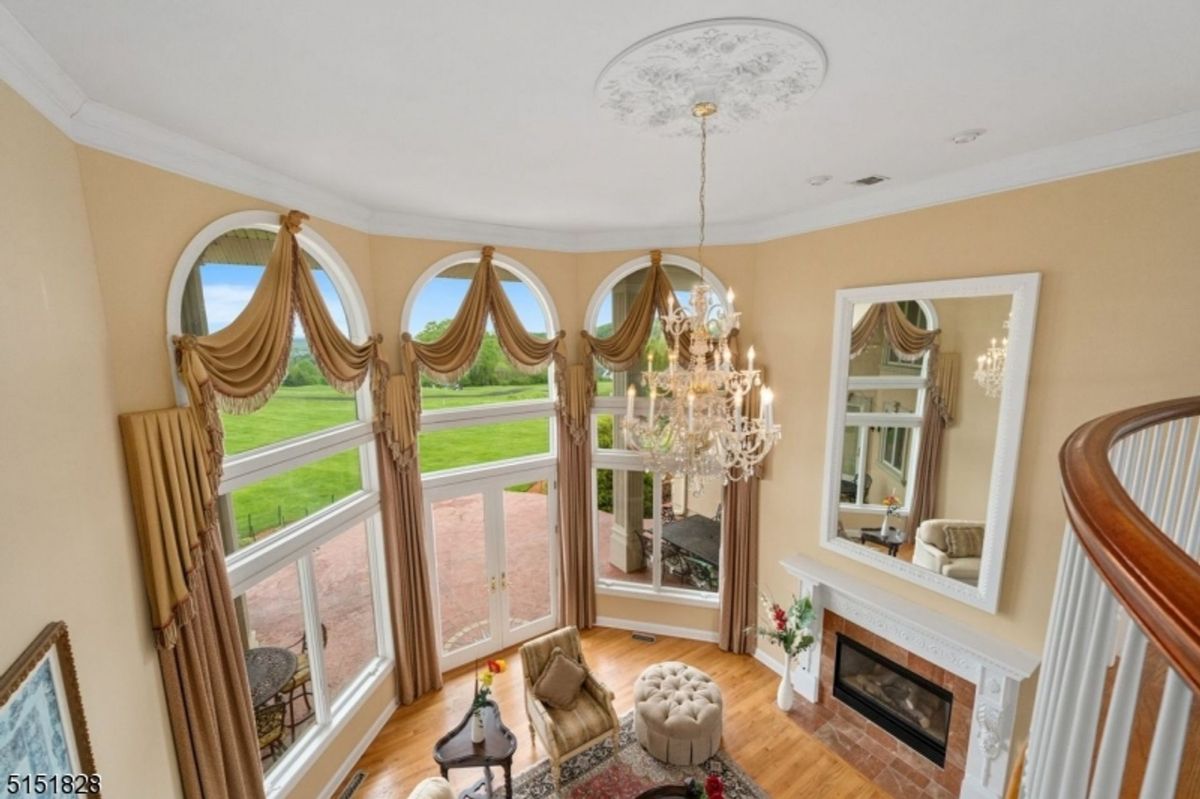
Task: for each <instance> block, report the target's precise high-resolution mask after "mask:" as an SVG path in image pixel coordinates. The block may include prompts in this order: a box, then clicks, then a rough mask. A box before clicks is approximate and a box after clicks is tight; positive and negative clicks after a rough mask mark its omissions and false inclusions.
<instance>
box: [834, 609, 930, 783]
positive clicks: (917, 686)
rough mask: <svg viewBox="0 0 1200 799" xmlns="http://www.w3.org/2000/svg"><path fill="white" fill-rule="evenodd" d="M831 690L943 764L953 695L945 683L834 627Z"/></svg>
mask: <svg viewBox="0 0 1200 799" xmlns="http://www.w3.org/2000/svg"><path fill="white" fill-rule="evenodd" d="M833 695H834V696H835V697H837V698H838V699H840V700H841V701H842V702H845V703H846V704H847V705H849V706H850V707H852V708H854V709H855V710H857V711H858V712H859V713H861V714H862V715H864V716H866V717H867V718H868V719H870V720H871V721H873V722H875V723H876V724H878V725H879V726H880V727H883V728H884V729H885V730H887V731H888V732H890V733H891V734H892V735H894V736H896V737H897V738H899V739H900V740H901V741H903V742H904V743H906V744H908V745H909V746H910V747H912V748H913V749H915V750H916V751H918V752H920V753H921V754H922V755H924V756H925V757H927V758H929V759H930V760H932V761H933V762H934V763H936V764H937V765H938V766H944V765H945V763H946V736H947V733H948V732H949V730H950V708H951V706H952V705H953V704H954V695H953V694H951V693H950V692H949V691H947V690H946V689H945V688H942V687H941V686H939V685H935V684H934V683H932V682H930V681H929V680H927V679H925V678H924V677H922V676H920V675H919V674H914V673H913V672H911V671H909V670H908V669H906V668H905V667H904V666H901V665H900V664H899V663H896V662H895V661H893V660H889V659H888V658H886V657H884V656H883V655H881V654H879V653H878V652H874V651H872V650H871V649H870V647H867V646H864V645H863V644H861V643H859V642H858V641H855V640H854V639H853V638H849V637H847V636H845V635H842V634H841V633H838V635H837V652H836V657H835V658H834V667H833Z"/></svg>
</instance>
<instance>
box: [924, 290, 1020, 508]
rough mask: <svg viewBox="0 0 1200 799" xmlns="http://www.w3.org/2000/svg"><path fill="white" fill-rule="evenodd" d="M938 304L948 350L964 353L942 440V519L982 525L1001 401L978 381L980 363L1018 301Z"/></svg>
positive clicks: (974, 300)
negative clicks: (988, 392) (954, 396)
mask: <svg viewBox="0 0 1200 799" xmlns="http://www.w3.org/2000/svg"><path fill="white" fill-rule="evenodd" d="M935 305H936V307H937V309H938V315H939V317H940V319H939V325H940V326H941V328H942V335H943V336H944V343H943V345H942V350H943V351H944V352H953V353H958V358H959V369H958V396H957V398H956V400H955V411H954V421H953V422H952V423H951V424H950V425H949V427H947V428H946V431H945V433H944V435H943V439H942V465H941V471H940V473H939V475H938V491H937V515H938V516H940V517H942V518H944V519H977V520H979V521H982V520H983V519H984V517H985V516H986V515H987V501H988V492H989V489H990V486H991V480H992V458H993V456H994V455H995V453H996V428H997V425H999V423H1000V400H999V398H998V397H989V396H987V395H986V394H984V393H983V389H981V388H980V387H979V385H978V384H977V383H976V382H975V366H976V363H975V359H976V358H977V357H978V356H979V355H980V353H983V352H986V350H987V347H988V345H989V344H990V343H991V340H992V338H996V339H1000V338H1001V337H1003V336H1004V335H1005V330H1004V322H1005V320H1007V319H1008V314H1009V311H1010V310H1011V309H1012V300H1011V299H1010V298H1009V297H970V298H965V299H957V300H939V301H938V302H937V303H935Z"/></svg>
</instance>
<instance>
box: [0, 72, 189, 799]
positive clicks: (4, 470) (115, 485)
mask: <svg viewBox="0 0 1200 799" xmlns="http://www.w3.org/2000/svg"><path fill="white" fill-rule="evenodd" d="M0 120H3V123H2V128H3V130H2V132H0V140H2V141H3V142H4V144H3V146H2V147H0V186H3V187H4V188H3V191H0V263H2V264H3V267H0V363H3V369H4V375H5V378H4V390H3V391H0V418H2V419H3V420H4V422H3V432H2V433H0V441H2V442H3V444H2V448H3V452H4V457H3V458H0V552H3V557H0V608H3V612H2V613H0V670H3V669H5V668H7V667H8V664H9V663H11V662H12V661H13V660H15V659H16V657H17V656H18V655H19V654H20V653H21V651H22V650H23V649H24V648H25V647H26V646H28V645H29V643H30V642H31V641H33V639H34V637H35V636H36V635H37V634H38V632H40V631H41V629H42V627H44V626H45V625H46V624H47V623H49V622H51V621H56V620H62V621H65V622H66V623H67V629H68V632H69V634H70V637H71V645H72V648H73V650H74V653H75V665H76V670H77V672H78V676H79V686H80V691H81V692H82V695H83V705H84V711H85V713H86V714H87V720H88V724H89V727H90V730H91V739H92V747H93V751H94V753H95V758H96V767H97V769H98V770H99V771H100V773H101V775H102V777H103V781H104V792H105V794H106V795H108V796H156V797H157V796H162V797H166V796H173V795H177V794H178V791H179V788H178V777H177V772H176V768H175V755H174V750H173V747H172V745H171V737H170V729H169V727H168V726H167V721H166V715H165V709H164V703H163V697H162V683H161V680H160V678H159V671H158V659H157V657H156V656H155V654H154V644H153V641H152V640H151V636H150V627H149V618H148V615H147V613H146V603H145V593H144V592H143V590H142V577H141V566H140V558H139V555H138V552H137V542H136V539H135V537H134V535H133V527H132V522H131V512H130V510H129V508H128V501H127V499H126V497H127V494H126V490H125V484H124V473H125V469H124V466H123V462H122V455H121V448H120V441H119V438H118V436H117V419H116V406H115V402H114V391H113V381H112V378H111V377H110V374H109V361H110V357H111V356H113V355H114V351H113V349H112V347H111V345H110V342H109V340H108V337H107V336H106V335H105V325H104V309H103V307H102V304H101V298H100V287H99V285H98V284H97V281H96V270H95V263H94V259H93V252H92V242H91V239H90V236H89V232H88V218H87V214H86V212H85V210H84V195H83V189H82V187H81V185H80V175H79V164H78V161H77V160H76V152H75V145H74V144H72V143H71V141H69V140H68V139H67V138H66V137H65V136H63V135H62V134H61V133H60V132H59V131H58V130H57V129H56V128H55V127H54V126H53V125H51V124H50V123H49V122H47V121H46V120H45V119H44V118H42V117H41V116H40V115H39V114H38V113H37V112H36V111H34V110H33V108H31V107H30V106H29V105H27V104H26V103H25V101H24V100H22V99H20V98H19V97H18V96H17V95H16V94H15V93H13V91H12V90H11V89H9V87H8V86H6V85H5V84H3V83H0Z"/></svg>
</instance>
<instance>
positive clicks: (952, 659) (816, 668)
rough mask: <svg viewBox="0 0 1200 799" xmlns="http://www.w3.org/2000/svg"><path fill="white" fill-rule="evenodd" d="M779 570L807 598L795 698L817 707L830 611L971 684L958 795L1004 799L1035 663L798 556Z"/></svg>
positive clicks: (1012, 649) (1004, 645)
mask: <svg viewBox="0 0 1200 799" xmlns="http://www.w3.org/2000/svg"><path fill="white" fill-rule="evenodd" d="M781 563H782V565H783V567H784V569H786V570H787V571H788V573H789V574H791V575H792V576H794V577H795V578H796V579H797V580H799V581H800V594H801V595H803V596H808V597H810V598H811V599H812V602H813V609H814V611H815V617H816V622H815V628H814V629H813V631H812V634H813V637H814V638H815V639H816V640H815V642H814V643H813V645H812V647H811V648H810V649H809V650H808V652H807V656H806V657H804V658H801V659H800V662H799V663H798V664H797V669H796V671H795V672H794V674H793V675H792V682H793V684H794V685H795V687H796V690H797V691H798V692H799V693H800V695H801V696H803V697H804V698H805V699H807V700H808V701H810V702H816V701H817V697H818V686H820V684H821V633H822V629H821V627H822V619H823V616H824V612H825V611H826V610H829V611H831V612H832V613H836V614H837V615H838V616H841V617H842V618H844V619H847V620H849V621H851V622H853V623H854V624H857V625H858V626H859V627H862V628H864V629H866V630H869V631H870V632H872V633H874V634H875V635H878V636H880V637H881V638H884V639H886V640H888V641H891V642H892V643H893V644H895V645H897V646H900V647H903V648H904V649H906V650H908V651H909V652H912V653H913V654H915V655H917V656H919V657H922V658H924V659H925V660H928V661H929V662H930V663H933V664H934V665H936V666H939V667H941V668H943V669H945V670H947V671H949V672H951V673H953V674H955V675H957V676H959V677H961V678H963V679H964V680H967V681H969V682H971V683H973V684H974V685H975V707H974V708H973V709H972V711H971V713H972V718H971V738H970V742H969V745H968V749H967V763H966V773H965V776H964V777H963V784H962V789H961V791H960V793H959V796H960V797H965V799H998V797H1002V796H1003V795H1004V787H1005V781H1006V780H1007V779H1008V772H1009V764H1010V757H1011V755H1012V733H1013V719H1014V717H1015V715H1016V708H1017V700H1018V696H1019V693H1020V686H1021V682H1022V681H1023V680H1025V679H1026V678H1028V677H1029V676H1030V675H1031V674H1032V673H1033V671H1034V669H1036V668H1037V665H1038V662H1039V658H1038V657H1037V656H1036V655H1034V654H1032V653H1030V652H1027V651H1025V650H1023V649H1021V648H1019V647H1015V646H1013V645H1011V644H1007V643H1004V642H1001V641H997V640H996V639H994V638H990V637H988V636H985V635H981V634H980V633H978V632H976V631H975V630H972V629H970V628H968V627H965V626H964V625H962V624H959V623H957V622H954V621H951V620H949V619H947V618H946V617H945V616H943V615H941V614H939V613H937V612H936V611H934V610H930V609H929V608H927V607H925V606H924V605H918V604H917V603H915V602H909V601H908V600H905V599H902V598H900V597H897V596H895V595H893V594H891V593H888V592H887V591H884V590H883V589H881V588H879V587H878V586H876V585H873V584H872V583H869V582H867V581H865V580H862V579H860V578H858V577H854V576H852V575H849V574H846V573H845V572H842V571H839V570H838V569H835V568H832V567H829V566H826V565H824V564H822V563H820V562H818V561H815V560H812V559H811V558H806V557H802V556H800V555H796V556H793V557H790V558H785V559H784V560H783V561H781Z"/></svg>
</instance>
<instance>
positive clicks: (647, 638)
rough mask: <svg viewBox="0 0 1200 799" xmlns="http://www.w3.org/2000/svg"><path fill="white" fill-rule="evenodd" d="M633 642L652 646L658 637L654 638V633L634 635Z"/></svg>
mask: <svg viewBox="0 0 1200 799" xmlns="http://www.w3.org/2000/svg"><path fill="white" fill-rule="evenodd" d="M633 640H635V641H641V642H643V643H647V644H652V643H654V642H655V641H657V640H658V636H656V635H655V634H654V633H634V634H633Z"/></svg>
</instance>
